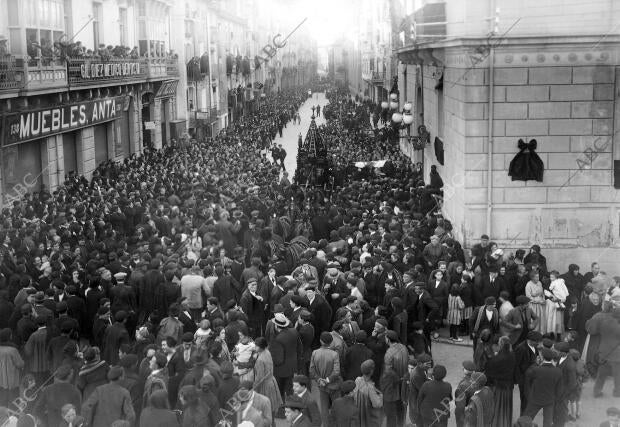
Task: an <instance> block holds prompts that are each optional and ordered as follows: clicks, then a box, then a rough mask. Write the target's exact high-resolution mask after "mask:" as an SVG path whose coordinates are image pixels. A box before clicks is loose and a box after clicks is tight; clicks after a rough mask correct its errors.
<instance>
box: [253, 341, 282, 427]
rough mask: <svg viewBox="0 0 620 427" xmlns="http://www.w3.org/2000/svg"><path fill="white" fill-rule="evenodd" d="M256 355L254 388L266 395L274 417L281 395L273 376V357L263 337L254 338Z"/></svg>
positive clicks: (278, 407) (280, 403)
mask: <svg viewBox="0 0 620 427" xmlns="http://www.w3.org/2000/svg"><path fill="white" fill-rule="evenodd" d="M254 343H255V344H256V350H257V352H258V357H257V358H256V362H255V363H254V390H255V391H256V392H257V393H260V394H262V395H263V396H267V398H268V399H269V400H270V401H271V412H273V416H274V417H275V414H276V412H278V409H280V406H282V396H281V395H280V389H279V388H278V382H277V381H276V379H275V377H274V376H273V359H272V358H271V353H270V352H269V350H268V349H267V340H266V339H265V338H263V337H259V338H256V341H255V342H254Z"/></svg>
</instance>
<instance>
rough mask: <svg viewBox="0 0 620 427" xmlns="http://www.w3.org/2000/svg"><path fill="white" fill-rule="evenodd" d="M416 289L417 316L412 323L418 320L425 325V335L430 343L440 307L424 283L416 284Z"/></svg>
mask: <svg viewBox="0 0 620 427" xmlns="http://www.w3.org/2000/svg"><path fill="white" fill-rule="evenodd" d="M414 289H415V293H416V294H418V302H417V304H416V313H417V316H416V318H415V319H411V321H416V320H417V321H419V322H422V323H423V324H424V335H425V336H426V338H427V339H428V341H429V342H430V340H431V330H432V329H433V325H434V322H435V319H436V318H437V316H438V315H439V305H437V302H435V300H434V299H433V297H431V295H430V294H429V293H428V291H427V290H426V285H425V283H424V282H416V283H415V284H414Z"/></svg>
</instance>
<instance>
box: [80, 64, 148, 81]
mask: <svg viewBox="0 0 620 427" xmlns="http://www.w3.org/2000/svg"><path fill="white" fill-rule="evenodd" d="M138 74H140V63H139V62H120V63H106V64H99V63H94V64H93V63H87V64H82V65H80V75H81V76H82V78H83V79H96V78H101V77H124V76H135V75H138Z"/></svg>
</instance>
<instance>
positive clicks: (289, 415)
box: [284, 396, 313, 427]
mask: <svg viewBox="0 0 620 427" xmlns="http://www.w3.org/2000/svg"><path fill="white" fill-rule="evenodd" d="M304 409H305V405H304V403H303V402H302V401H301V400H300V399H298V398H295V397H292V396H291V397H287V398H286V400H285V402H284V416H285V417H286V420H287V421H288V422H289V423H291V424H290V425H291V427H313V424H312V423H311V422H310V420H309V419H308V417H307V416H306V415H304V413H303V410H304Z"/></svg>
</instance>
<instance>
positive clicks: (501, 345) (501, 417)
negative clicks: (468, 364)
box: [484, 337, 516, 427]
mask: <svg viewBox="0 0 620 427" xmlns="http://www.w3.org/2000/svg"><path fill="white" fill-rule="evenodd" d="M494 347H496V348H495V350H496V353H495V356H493V357H491V358H490V359H489V360H488V361H487V363H486V366H485V370H484V374H485V375H486V377H487V385H488V386H490V387H491V389H492V390H493V395H494V396H495V409H494V411H493V422H492V423H491V425H492V426H494V427H510V426H512V389H513V387H514V379H513V373H514V369H515V365H516V359H515V355H514V353H513V352H512V347H511V345H510V339H509V338H508V337H501V338H500V339H499V342H498V343H497V344H495V345H494Z"/></svg>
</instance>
